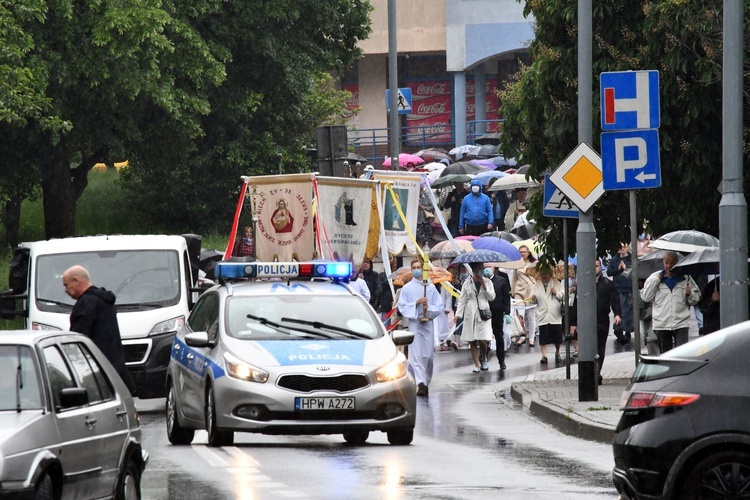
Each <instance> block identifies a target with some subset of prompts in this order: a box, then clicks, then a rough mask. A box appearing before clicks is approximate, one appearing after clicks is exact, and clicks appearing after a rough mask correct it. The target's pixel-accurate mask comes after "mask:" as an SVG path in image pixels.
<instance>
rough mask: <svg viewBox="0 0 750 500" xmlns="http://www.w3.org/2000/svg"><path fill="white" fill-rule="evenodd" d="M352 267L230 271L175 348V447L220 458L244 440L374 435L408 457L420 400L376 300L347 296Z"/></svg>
mask: <svg viewBox="0 0 750 500" xmlns="http://www.w3.org/2000/svg"><path fill="white" fill-rule="evenodd" d="M351 270H352V269H351V264H350V263H348V262H343V263H342V262H322V261H315V262H309V263H297V262H285V263H281V262H274V263H261V262H253V263H245V262H220V263H218V264H217V266H216V269H215V274H216V278H217V280H218V282H219V284H218V285H216V286H214V287H212V288H211V289H209V290H207V291H206V292H205V293H204V294H203V295H202V296H201V298H200V299H199V301H198V302H197V303H196V305H195V307H194V308H193V310H192V313H191V314H190V317H189V319H188V321H187V324H186V325H185V326H184V327H182V328H181V329H180V330H179V331H178V332H177V335H176V337H175V340H174V344H173V345H172V353H171V359H170V363H169V368H168V372H167V404H166V406H167V419H166V420H167V435H168V437H169V441H170V442H171V443H172V444H189V443H191V442H192V440H193V437H194V434H195V431H196V430H198V429H205V430H206V431H207V434H208V444H209V445H210V446H225V445H230V444H232V443H233V440H234V433H235V432H254V433H263V434H339V433H341V434H343V436H344V439H345V440H346V442H348V443H350V444H362V443H364V442H365V441H366V440H367V438H368V436H369V433H370V432H371V431H383V432H386V433H387V436H388V441H389V442H390V443H391V444H396V445H408V444H410V443H411V441H412V439H413V436H414V422H415V417H416V390H415V383H414V378H413V377H412V376H411V375H410V374H409V372H408V370H407V360H406V358H405V357H404V355H403V354H402V353H401V352H399V350H398V349H397V347H396V346H397V345H406V344H409V343H411V342H412V340H413V338H414V337H413V334H412V333H410V332H408V331H395V332H393V333H392V335H389V334H388V332H386V330H385V328H384V326H383V324H382V322H381V320H380V318H379V317H378V315H377V314H376V313H375V311H374V310H373V309H372V307H370V305H369V304H368V303H367V301H366V300H364V299H363V298H362V297H361V296H360V295H359V294H357V293H355V292H353V291H352V290H351V288H350V287H349V286H348V285H347V282H348V279H349V276H350V275H351Z"/></svg>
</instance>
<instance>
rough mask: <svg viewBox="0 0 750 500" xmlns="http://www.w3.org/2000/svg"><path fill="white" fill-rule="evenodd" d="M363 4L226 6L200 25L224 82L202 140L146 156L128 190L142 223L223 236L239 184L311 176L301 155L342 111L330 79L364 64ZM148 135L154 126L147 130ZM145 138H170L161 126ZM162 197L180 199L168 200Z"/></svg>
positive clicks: (293, 1) (288, 0)
mask: <svg viewBox="0 0 750 500" xmlns="http://www.w3.org/2000/svg"><path fill="white" fill-rule="evenodd" d="M370 10H371V7H370V5H369V3H368V2H365V1H359V0H355V1H352V0H331V1H328V2H317V1H313V0H266V1H263V2H247V1H244V0H230V1H227V2H224V3H223V4H222V9H221V11H217V12H216V13H214V15H213V16H211V18H209V19H207V20H206V22H204V23H202V25H201V29H202V31H201V34H202V36H203V37H204V38H206V39H210V40H212V41H213V42H214V43H216V44H218V45H220V46H221V47H223V48H224V49H225V50H226V51H227V53H228V54H229V56H228V60H229V62H228V63H227V65H226V70H227V79H226V82H224V84H223V85H222V86H221V87H217V88H214V89H211V90H210V92H208V100H209V103H210V107H211V112H210V113H208V114H206V115H205V116H204V117H203V118H202V120H201V130H202V131H203V135H202V136H201V137H200V138H198V139H196V140H194V141H191V142H190V143H189V144H188V143H182V144H174V145H170V147H168V148H164V147H158V145H155V147H152V148H144V149H143V150H142V151H141V152H140V153H141V154H139V155H138V157H137V158H135V160H136V161H131V165H132V167H131V168H130V169H129V171H128V173H127V174H126V185H127V186H128V188H129V189H130V191H131V194H132V197H134V198H137V200H138V206H139V207H140V210H142V211H143V212H144V213H145V214H146V215H147V216H148V220H149V221H152V222H155V223H161V224H162V225H163V226H165V225H168V226H169V227H171V228H173V229H174V228H179V229H181V230H191V231H205V230H208V231H215V230H217V229H218V230H220V231H225V230H229V227H230V226H231V216H232V212H233V210H234V207H235V204H236V200H237V196H238V193H239V189H240V184H241V180H240V176H243V175H267V174H275V173H277V172H278V171H279V160H278V158H277V154H279V153H281V154H282V170H283V172H284V173H290V172H300V171H309V165H310V160H309V158H307V157H306V155H305V154H304V151H303V146H304V145H309V144H314V142H315V141H314V133H315V127H316V126H319V125H321V124H322V123H324V122H326V121H327V120H329V119H330V117H331V116H332V115H334V114H336V113H338V114H340V113H341V112H342V111H343V110H344V94H343V93H342V92H340V91H336V90H335V89H333V88H332V80H331V78H330V76H329V72H331V71H343V70H344V69H345V68H347V67H348V66H349V65H350V64H351V63H352V62H353V61H354V60H355V59H356V58H357V57H358V56H359V54H360V51H359V50H358V49H357V42H358V41H359V40H362V39H363V38H365V37H366V36H367V34H368V33H369V23H370V20H369V13H370ZM152 127H153V126H152ZM156 127H159V128H158V129H154V130H151V132H150V134H151V135H153V136H159V137H168V136H171V132H170V131H168V130H167V131H164V130H163V129H162V128H161V125H159V124H157V125H156ZM165 192H175V193H178V194H179V196H175V197H166V196H164V193H165Z"/></svg>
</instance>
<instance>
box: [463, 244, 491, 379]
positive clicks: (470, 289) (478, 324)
mask: <svg viewBox="0 0 750 500" xmlns="http://www.w3.org/2000/svg"><path fill="white" fill-rule="evenodd" d="M493 253H494V252H493ZM454 262H455V261H454ZM471 270H472V276H471V277H470V278H467V279H466V281H464V282H463V283H462V285H461V295H459V297H458V307H457V308H456V323H458V322H460V321H461V319H463V322H464V326H463V330H462V332H461V337H462V338H463V339H464V340H465V341H467V342H468V343H469V349H470V350H471V357H472V358H473V359H474V369H473V370H472V371H473V372H474V373H479V371H480V370H489V365H488V364H487V346H488V343H489V341H490V340H492V321H489V320H484V319H482V317H481V316H480V314H479V310H480V309H489V308H490V305H489V303H490V302H491V301H492V300H493V299H494V298H495V287H494V286H493V284H492V281H491V280H490V279H489V278H486V277H485V276H484V264H483V263H481V262H472V263H471ZM499 348H500V347H498V349H499ZM477 351H479V352H477Z"/></svg>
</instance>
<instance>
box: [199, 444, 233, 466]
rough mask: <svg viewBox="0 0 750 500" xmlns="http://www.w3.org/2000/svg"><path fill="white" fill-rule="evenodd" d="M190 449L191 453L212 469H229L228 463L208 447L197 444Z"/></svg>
mask: <svg viewBox="0 0 750 500" xmlns="http://www.w3.org/2000/svg"><path fill="white" fill-rule="evenodd" d="M192 448H193V451H195V452H196V453H197V454H198V455H200V456H201V458H203V460H205V461H206V462H208V464H209V465H211V466H212V467H229V465H230V464H229V462H227V461H226V460H224V459H223V458H222V457H220V456H219V455H217V454H216V452H214V451H213V450H211V449H210V448H209V447H208V446H205V445H202V444H199V445H197V446H195V445H194V446H193V447H192Z"/></svg>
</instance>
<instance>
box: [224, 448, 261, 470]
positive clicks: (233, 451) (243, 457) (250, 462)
mask: <svg viewBox="0 0 750 500" xmlns="http://www.w3.org/2000/svg"><path fill="white" fill-rule="evenodd" d="M224 451H226V452H227V453H229V454H230V455H232V456H233V457H234V458H236V459H237V460H238V462H239V463H236V464H234V465H236V466H240V467H245V466H247V467H260V463H258V461H257V460H255V459H254V458H253V457H252V456H251V455H250V454H249V453H248V452H246V451H244V450H241V449H240V448H237V447H236V446H225V447H224Z"/></svg>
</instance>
